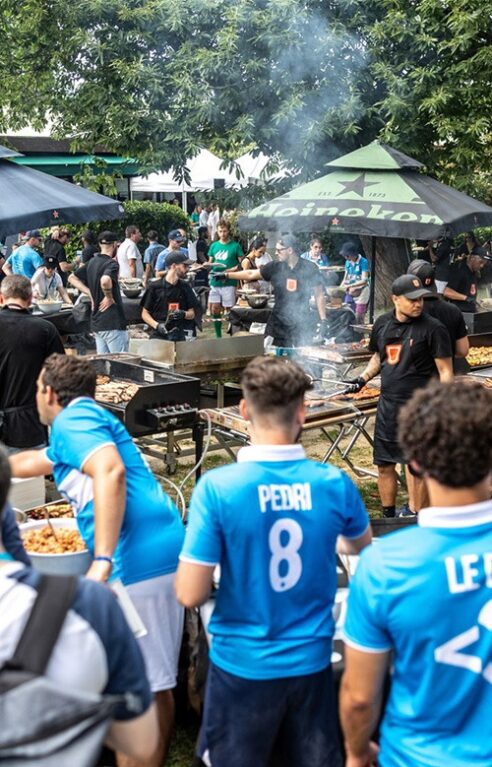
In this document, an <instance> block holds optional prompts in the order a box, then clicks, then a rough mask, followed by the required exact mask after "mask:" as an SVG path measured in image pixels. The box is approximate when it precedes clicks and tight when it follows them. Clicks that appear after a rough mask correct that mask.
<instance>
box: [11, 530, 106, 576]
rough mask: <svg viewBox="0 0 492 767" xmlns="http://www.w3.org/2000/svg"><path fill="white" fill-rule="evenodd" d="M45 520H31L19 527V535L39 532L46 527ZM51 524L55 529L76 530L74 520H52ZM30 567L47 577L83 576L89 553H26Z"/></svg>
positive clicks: (87, 564)
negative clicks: (30, 531)
mask: <svg viewBox="0 0 492 767" xmlns="http://www.w3.org/2000/svg"><path fill="white" fill-rule="evenodd" d="M47 524H48V523H47V522H46V520H42V519H39V520H32V521H31V522H25V523H24V524H21V525H19V528H20V531H21V535H22V533H24V532H27V531H28V530H40V529H41V528H43V527H46V526H47ZM51 524H52V525H53V527H54V528H55V531H56V529H57V528H58V527H60V528H68V529H70V530H77V522H76V520H75V519H69V518H68V519H52V520H51ZM27 554H28V555H29V557H30V559H31V562H32V565H33V567H34V568H35V569H36V570H39V572H40V573H47V574H48V575H85V573H86V572H87V570H88V569H89V567H90V565H91V562H92V555H91V554H90V552H89V551H75V552H68V553H67V554H36V553H32V552H30V551H28V552H27Z"/></svg>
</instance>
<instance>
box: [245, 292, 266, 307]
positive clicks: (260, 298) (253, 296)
mask: <svg viewBox="0 0 492 767" xmlns="http://www.w3.org/2000/svg"><path fill="white" fill-rule="evenodd" d="M246 301H247V302H248V304H249V305H250V307H251V308H252V309H263V308H264V307H265V306H266V305H267V302H268V296H266V295H263V293H250V294H249V295H247V296H246Z"/></svg>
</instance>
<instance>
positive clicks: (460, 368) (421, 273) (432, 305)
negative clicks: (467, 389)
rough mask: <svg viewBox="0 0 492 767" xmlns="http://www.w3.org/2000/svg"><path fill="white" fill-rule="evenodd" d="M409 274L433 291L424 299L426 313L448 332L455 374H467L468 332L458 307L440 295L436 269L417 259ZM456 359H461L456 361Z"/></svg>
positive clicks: (410, 267)
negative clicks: (436, 282)
mask: <svg viewBox="0 0 492 767" xmlns="http://www.w3.org/2000/svg"><path fill="white" fill-rule="evenodd" d="M407 274H414V275H415V276H416V277H418V278H419V280H420V281H421V282H422V285H423V286H424V288H427V290H429V291H431V295H430V296H426V297H425V298H424V312H426V313H427V314H430V316H431V317H435V319H436V320H439V321H440V322H442V324H443V325H444V327H445V328H446V330H447V331H448V333H449V336H450V338H451V347H452V349H453V357H454V358H455V359H454V372H455V373H458V372H460V373H466V372H467V370H468V369H469V368H468V365H467V363H466V362H465V361H464V359H463V358H464V357H466V355H467V354H468V351H469V349H470V343H469V341H468V331H467V329H466V325H465V321H464V319H463V315H462V313H461V312H460V310H459V309H458V307H457V306H453V304H451V303H449V301H444V300H443V299H442V297H441V296H440V295H439V294H438V292H437V289H436V284H435V274H436V271H435V267H434V266H433V264H429V262H428V261H424V260H423V259H422V258H416V259H415V260H414V261H411V262H410V264H409V266H408V269H407ZM456 357H458V358H461V359H456Z"/></svg>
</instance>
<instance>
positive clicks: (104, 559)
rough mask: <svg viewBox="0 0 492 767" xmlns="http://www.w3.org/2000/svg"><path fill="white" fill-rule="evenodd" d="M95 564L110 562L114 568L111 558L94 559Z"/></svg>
mask: <svg viewBox="0 0 492 767" xmlns="http://www.w3.org/2000/svg"><path fill="white" fill-rule="evenodd" d="M94 562H109V564H110V565H111V567H113V560H112V559H111V557H94Z"/></svg>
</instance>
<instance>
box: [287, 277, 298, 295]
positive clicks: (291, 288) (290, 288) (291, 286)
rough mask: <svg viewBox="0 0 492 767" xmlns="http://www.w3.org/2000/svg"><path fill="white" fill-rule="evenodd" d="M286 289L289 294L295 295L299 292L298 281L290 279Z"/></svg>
mask: <svg viewBox="0 0 492 767" xmlns="http://www.w3.org/2000/svg"><path fill="white" fill-rule="evenodd" d="M285 287H286V288H287V290H288V291H289V293H295V292H296V290H297V280H293V279H292V278H290V279H288V280H287V284H286V286H285Z"/></svg>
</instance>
